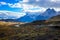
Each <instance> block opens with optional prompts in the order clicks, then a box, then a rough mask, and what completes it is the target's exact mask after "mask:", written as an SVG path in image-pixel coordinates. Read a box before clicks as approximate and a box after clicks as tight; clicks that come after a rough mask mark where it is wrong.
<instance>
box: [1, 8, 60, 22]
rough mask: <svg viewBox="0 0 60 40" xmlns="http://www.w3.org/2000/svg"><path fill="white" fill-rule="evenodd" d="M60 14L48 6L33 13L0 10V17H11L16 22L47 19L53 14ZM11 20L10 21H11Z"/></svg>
mask: <svg viewBox="0 0 60 40" xmlns="http://www.w3.org/2000/svg"><path fill="white" fill-rule="evenodd" d="M56 15H60V12H56V11H55V10H54V9H50V8H48V9H47V10H46V11H45V12H43V13H40V12H37V13H34V12H26V13H21V14H20V13H14V12H1V11H0V19H5V20H7V19H13V20H14V21H16V22H32V21H36V20H48V19H50V18H51V17H53V16H56ZM13 20H11V21H13Z"/></svg>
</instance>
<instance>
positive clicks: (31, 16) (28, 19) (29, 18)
mask: <svg viewBox="0 0 60 40" xmlns="http://www.w3.org/2000/svg"><path fill="white" fill-rule="evenodd" d="M38 15H39V14H35V13H30V12H28V13H26V15H25V16H23V17H21V18H18V19H17V21H21V22H32V21H34V20H36V17H37V16H38Z"/></svg>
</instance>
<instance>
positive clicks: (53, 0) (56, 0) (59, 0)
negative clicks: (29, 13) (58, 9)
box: [50, 0, 60, 2]
mask: <svg viewBox="0 0 60 40" xmlns="http://www.w3.org/2000/svg"><path fill="white" fill-rule="evenodd" d="M50 1H51V2H60V0H50Z"/></svg>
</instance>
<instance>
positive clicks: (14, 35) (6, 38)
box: [0, 22, 60, 40]
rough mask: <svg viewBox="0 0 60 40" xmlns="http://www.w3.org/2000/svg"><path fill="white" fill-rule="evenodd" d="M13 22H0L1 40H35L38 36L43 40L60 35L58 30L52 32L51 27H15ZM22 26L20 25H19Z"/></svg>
mask: <svg viewBox="0 0 60 40" xmlns="http://www.w3.org/2000/svg"><path fill="white" fill-rule="evenodd" d="M13 24H15V23H12V22H0V40H14V39H16V40H18V39H19V40H25V38H28V39H31V40H33V39H34V40H35V38H37V36H39V37H41V38H42V39H43V38H44V37H46V36H47V35H52V36H53V35H54V36H56V35H60V32H59V31H58V30H51V29H50V28H49V27H46V26H44V27H40V28H36V27H34V25H26V26H20V27H15V26H14V25H13ZM19 25H20V24H19Z"/></svg>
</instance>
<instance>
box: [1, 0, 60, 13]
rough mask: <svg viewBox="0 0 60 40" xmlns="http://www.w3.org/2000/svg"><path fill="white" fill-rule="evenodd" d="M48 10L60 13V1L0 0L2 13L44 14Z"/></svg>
mask: <svg viewBox="0 0 60 40" xmlns="http://www.w3.org/2000/svg"><path fill="white" fill-rule="evenodd" d="M47 8H54V9H55V10H56V11H60V0H0V11H10V12H19V13H26V12H44V11H45V10H46V9H47Z"/></svg>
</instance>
